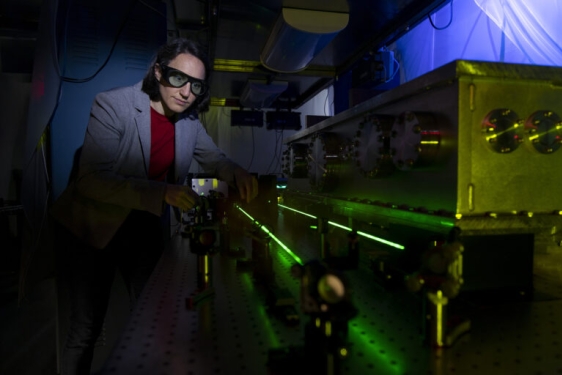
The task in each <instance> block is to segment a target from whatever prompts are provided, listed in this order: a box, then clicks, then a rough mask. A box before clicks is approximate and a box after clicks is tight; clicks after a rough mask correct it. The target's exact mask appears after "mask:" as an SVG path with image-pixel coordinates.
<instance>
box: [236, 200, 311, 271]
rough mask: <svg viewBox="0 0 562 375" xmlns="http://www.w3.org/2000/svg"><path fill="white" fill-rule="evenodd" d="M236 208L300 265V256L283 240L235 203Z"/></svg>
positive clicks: (301, 263)
mask: <svg viewBox="0 0 562 375" xmlns="http://www.w3.org/2000/svg"><path fill="white" fill-rule="evenodd" d="M236 208H238V209H239V210H240V211H241V212H242V213H243V214H244V215H246V216H247V217H248V218H249V219H250V220H252V222H254V224H256V225H257V226H259V227H260V229H261V230H263V231H264V232H265V233H267V234H268V235H269V236H270V237H271V239H273V240H274V241H275V242H277V244H278V245H279V246H281V248H282V249H283V250H285V252H286V253H287V254H289V255H290V256H291V257H292V258H293V259H294V260H295V262H297V263H298V264H300V265H301V266H302V265H303V264H304V263H303V261H302V260H301V258H299V257H298V256H297V255H296V254H295V253H294V252H293V251H292V250H291V249H289V248H288V247H287V246H286V245H285V244H284V243H283V242H281V240H280V239H279V238H277V236H275V235H274V234H273V233H272V232H271V231H270V230H269V229H267V228H266V227H265V226H263V225H262V224H260V223H259V222H258V221H257V220H256V219H254V218H253V217H252V216H251V215H250V214H249V213H247V212H246V211H244V210H243V209H242V207H240V206H238V205H236Z"/></svg>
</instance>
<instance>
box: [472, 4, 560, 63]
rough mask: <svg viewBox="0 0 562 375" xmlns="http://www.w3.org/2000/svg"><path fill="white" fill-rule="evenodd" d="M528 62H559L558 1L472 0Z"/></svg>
mask: <svg viewBox="0 0 562 375" xmlns="http://www.w3.org/2000/svg"><path fill="white" fill-rule="evenodd" d="M474 1H475V2H476V4H477V5H478V6H479V7H480V8H481V9H482V11H483V12H484V13H486V15H487V16H488V17H490V19H492V20H493V21H494V23H495V24H496V25H497V26H498V27H499V28H500V29H501V30H503V32H504V33H505V35H506V36H507V37H508V38H509V40H510V41H511V42H512V43H514V44H515V45H516V46H517V47H518V48H519V49H520V50H521V52H522V53H523V54H524V55H525V57H526V58H527V59H528V60H529V62H530V63H531V64H536V65H562V48H561V47H560V46H561V44H562V32H561V31H560V16H561V15H562V2H560V0H540V1H538V0H474Z"/></svg>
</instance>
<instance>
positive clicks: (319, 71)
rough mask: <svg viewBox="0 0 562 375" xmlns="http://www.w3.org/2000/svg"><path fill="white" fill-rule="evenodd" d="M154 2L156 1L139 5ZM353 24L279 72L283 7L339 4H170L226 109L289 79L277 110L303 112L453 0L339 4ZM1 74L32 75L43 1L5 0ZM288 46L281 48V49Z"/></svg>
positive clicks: (0, 16) (202, 0) (289, 0)
mask: <svg viewBox="0 0 562 375" xmlns="http://www.w3.org/2000/svg"><path fill="white" fill-rule="evenodd" d="M139 1H140V2H141V3H144V4H145V5H146V4H150V3H153V4H154V2H155V1H154V0H139ZM340 1H343V2H344V5H343V7H347V8H348V13H349V22H348V24H347V26H346V28H345V29H343V30H342V31H341V32H340V33H339V34H337V36H336V37H335V38H334V39H333V40H332V41H331V42H330V43H329V44H328V45H327V47H326V48H324V49H323V50H322V51H321V52H320V53H319V54H318V55H317V56H316V57H315V58H314V59H313V60H312V61H311V63H310V65H309V66H308V67H307V68H306V69H305V70H303V71H300V72H298V73H290V74H289V73H277V72H274V71H270V70H268V69H267V68H265V67H263V66H262V65H261V63H260V52H261V50H262V48H263V46H264V44H265V42H266V40H267V38H268V35H269V33H270V31H271V28H272V26H273V24H274V23H275V20H276V19H277V17H278V15H279V14H280V12H281V10H282V8H283V7H296V8H301V9H304V8H306V9H312V10H323V11H339V12H341V11H342V5H341V4H340V5H338V1H335V0H330V1H326V0H324V1H322V0H300V1H295V0H167V1H165V2H166V3H167V4H168V9H169V11H168V17H172V18H174V19H175V22H168V27H169V28H173V26H172V25H173V24H175V25H176V27H177V30H173V29H172V30H170V31H169V32H170V33H171V34H173V33H176V34H180V35H182V36H190V37H196V38H198V39H199V40H201V41H202V42H203V43H206V44H207V45H209V50H210V54H211V57H212V59H213V61H214V69H213V70H214V71H213V73H212V87H211V92H212V95H213V97H215V98H218V99H224V100H223V101H222V102H217V103H222V105H231V106H235V107H236V106H239V105H240V104H239V102H238V99H239V97H240V95H241V92H242V90H243V89H244V86H245V84H246V82H247V81H248V80H249V79H251V80H260V81H265V82H271V81H274V80H279V81H286V82H288V83H289V86H288V89H287V90H286V91H285V92H284V93H283V94H281V95H280V97H279V98H278V100H277V101H276V102H275V103H274V104H273V105H272V107H275V106H277V107H279V106H287V107H289V108H298V107H299V106H300V105H302V104H303V103H305V102H306V101H307V100H309V99H310V98H312V97H313V96H314V95H315V94H316V93H318V92H319V91H321V90H322V89H324V88H326V87H327V86H329V85H330V84H331V83H332V82H333V80H334V79H335V78H336V77H337V76H339V75H341V74H343V73H346V72H348V71H349V70H350V69H351V68H352V67H353V66H354V64H355V63H356V62H357V61H358V59H360V58H361V57H363V56H365V54H367V53H369V52H370V51H376V50H377V49H379V48H380V47H382V46H384V45H386V44H388V43H390V42H391V41H392V40H394V39H396V38H397V37H399V36H400V35H402V34H404V33H405V32H406V31H407V30H408V29H409V28H411V27H413V26H414V25H416V24H417V23H418V22H420V21H422V20H424V19H425V18H426V17H427V16H428V14H430V13H433V12H434V11H435V10H437V9H439V8H440V7H441V6H443V5H444V4H446V3H447V2H449V1H450V0H347V4H345V0H340ZM1 3H2V4H1V5H0V52H1V56H0V57H1V60H0V61H1V63H2V66H1V68H2V72H7V73H30V72H31V64H32V61H33V45H34V43H35V40H36V37H37V26H38V20H39V15H40V12H41V4H42V0H2V1H1ZM281 47H282V46H280V48H281Z"/></svg>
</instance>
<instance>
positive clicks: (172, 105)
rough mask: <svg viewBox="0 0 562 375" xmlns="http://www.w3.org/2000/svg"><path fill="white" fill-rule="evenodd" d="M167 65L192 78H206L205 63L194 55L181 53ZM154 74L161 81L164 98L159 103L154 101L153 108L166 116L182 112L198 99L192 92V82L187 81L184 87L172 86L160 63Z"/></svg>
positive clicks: (161, 93) (161, 94)
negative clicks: (165, 76)
mask: <svg viewBox="0 0 562 375" xmlns="http://www.w3.org/2000/svg"><path fill="white" fill-rule="evenodd" d="M167 66H168V68H172V69H176V70H179V71H180V72H183V73H185V74H187V75H188V76H189V77H191V78H195V79H200V80H204V79H205V65H203V62H202V61H201V60H199V59H198V58H197V57H195V56H193V55H190V54H187V53H182V54H179V55H178V56H176V58H175V59H173V60H171V61H170V62H169V63H168V64H167ZM154 74H155V75H156V79H157V80H158V82H160V85H159V86H160V97H161V98H162V100H161V101H160V102H159V103H152V104H153V105H152V106H153V108H154V109H155V110H156V111H157V112H159V113H161V114H163V115H166V116H172V115H174V114H176V113H182V112H184V111H185V110H186V109H188V108H189V107H190V106H191V105H192V104H193V102H195V100H196V99H197V95H195V94H194V93H193V92H192V87H191V85H192V84H193V83H192V82H187V84H185V85H184V86H182V87H174V86H172V85H171V84H170V83H169V82H167V81H166V79H165V78H164V70H163V68H161V67H160V66H159V65H156V67H155V70H154ZM171 79H173V77H172V78H171Z"/></svg>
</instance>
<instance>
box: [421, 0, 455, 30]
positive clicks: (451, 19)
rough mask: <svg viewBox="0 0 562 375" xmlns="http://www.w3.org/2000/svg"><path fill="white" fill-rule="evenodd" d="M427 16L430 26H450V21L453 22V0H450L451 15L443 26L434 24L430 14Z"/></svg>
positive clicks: (439, 28) (437, 28) (444, 27)
mask: <svg viewBox="0 0 562 375" xmlns="http://www.w3.org/2000/svg"><path fill="white" fill-rule="evenodd" d="M427 18H428V19H429V23H430V24H431V26H432V27H433V28H434V29H435V30H445V29H446V28H447V27H449V26H451V23H452V22H453V0H451V17H450V19H449V23H447V24H446V25H445V26H443V27H437V26H435V24H434V23H433V20H432V19H431V14H428V15H427Z"/></svg>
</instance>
